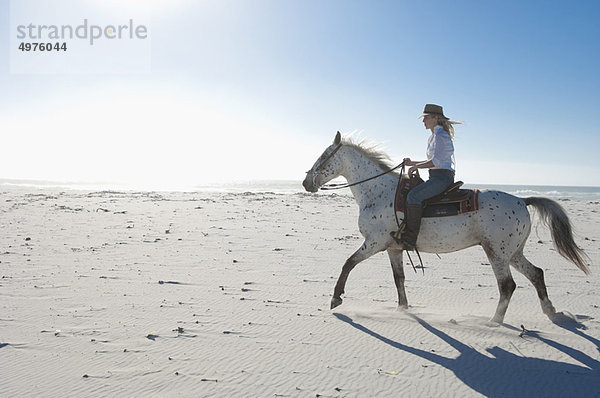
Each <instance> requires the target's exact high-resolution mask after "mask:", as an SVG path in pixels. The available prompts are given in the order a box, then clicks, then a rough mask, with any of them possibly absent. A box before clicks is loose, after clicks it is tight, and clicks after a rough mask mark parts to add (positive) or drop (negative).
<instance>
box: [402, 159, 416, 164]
mask: <svg viewBox="0 0 600 398" xmlns="http://www.w3.org/2000/svg"><path fill="white" fill-rule="evenodd" d="M403 162H404V165H405V166H412V165H413V164H414V163H415V162H413V161H412V160H410V158H404V160H403Z"/></svg>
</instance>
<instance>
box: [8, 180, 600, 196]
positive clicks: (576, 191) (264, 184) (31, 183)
mask: <svg viewBox="0 0 600 398" xmlns="http://www.w3.org/2000/svg"><path fill="white" fill-rule="evenodd" d="M340 182H343V180H341V181H340ZM11 187H13V188H18V187H22V188H30V189H36V188H38V189H64V190H84V191H103V190H111V191H177V192H224V193H244V192H253V193H259V192H272V193H276V194H297V193H303V192H305V191H304V188H303V187H302V181H300V180H259V181H236V182H224V183H212V184H197V185H192V184H191V185H189V186H185V187H143V186H134V185H125V184H117V183H87V182H57V181H43V180H17V179H0V189H8V188H11ZM463 187H464V188H477V189H480V190H499V191H504V192H508V193H510V194H512V195H515V196H519V197H528V196H545V197H548V198H551V199H557V200H584V201H600V187H574V186H558V185H557V186H549V185H493V184H465V185H464V186H463ZM319 194H324V195H330V194H337V195H351V193H350V190H349V189H341V190H335V191H320V192H319Z"/></svg>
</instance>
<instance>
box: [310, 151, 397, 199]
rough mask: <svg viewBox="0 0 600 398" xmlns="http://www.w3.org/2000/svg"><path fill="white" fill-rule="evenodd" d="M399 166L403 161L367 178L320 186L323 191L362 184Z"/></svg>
mask: <svg viewBox="0 0 600 398" xmlns="http://www.w3.org/2000/svg"><path fill="white" fill-rule="evenodd" d="M332 155H333V153H332ZM400 167H404V162H402V163H400V164H399V165H398V166H396V167H394V168H392V169H389V170H388V171H384V172H383V173H379V174H377V175H374V176H373V177H369V178H366V179H364V180H361V181H357V182H353V183H345V184H329V185H323V186H322V187H321V189H322V190H324V191H332V190H334V189H343V188H349V187H353V186H355V185H359V184H362V183H363V182H367V181H371V180H374V179H376V178H379V177H381V176H384V175H386V174H388V173H391V172H392V171H394V170H396V169H399V168H400Z"/></svg>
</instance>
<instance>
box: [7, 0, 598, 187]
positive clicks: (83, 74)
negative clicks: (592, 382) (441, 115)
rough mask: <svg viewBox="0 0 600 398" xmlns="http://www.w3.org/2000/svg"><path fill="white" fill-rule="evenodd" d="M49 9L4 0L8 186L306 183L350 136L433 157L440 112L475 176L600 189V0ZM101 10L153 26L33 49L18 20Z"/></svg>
mask: <svg viewBox="0 0 600 398" xmlns="http://www.w3.org/2000/svg"><path fill="white" fill-rule="evenodd" d="M15 1H16V0H15ZM49 3H53V2H49V1H47V0H39V1H37V2H36V1H35V0H19V1H18V5H17V4H16V3H13V4H12V9H11V4H10V1H9V0H0V26H1V29H2V34H1V35H0V54H1V55H0V57H1V58H0V131H1V136H2V145H1V151H2V155H1V156H0V178H4V179H35V180H53V181H82V182H83V181H85V182H115V183H117V182H118V183H129V184H136V185H140V186H141V185H146V186H152V187H154V188H166V189H168V188H174V187H183V186H195V185H201V184H204V183H218V182H231V181H247V180H273V179H277V180H279V179H281V180H302V179H303V178H304V172H305V171H306V170H307V169H309V168H310V167H311V166H312V164H313V163H314V161H315V160H316V158H317V157H318V156H319V155H320V154H321V152H322V151H323V150H324V149H325V148H326V147H327V146H328V145H330V144H331V142H332V140H333V138H334V136H335V133H336V131H338V130H339V131H341V132H342V133H343V134H349V133H353V132H358V136H359V137H361V138H364V139H367V140H369V141H371V142H375V143H381V148H382V149H383V150H384V151H385V152H386V153H388V154H389V155H390V157H391V158H392V159H393V160H394V161H396V162H398V163H399V162H400V161H401V160H402V158H404V157H411V158H413V159H421V158H424V157H425V149H426V143H427V137H428V135H429V132H428V131H426V130H425V129H424V127H423V124H422V122H421V120H418V119H417V116H418V115H420V114H421V112H422V110H423V107H424V105H425V104H426V103H435V104H440V105H443V106H444V110H445V113H446V115H447V116H449V117H450V118H452V119H453V120H457V121H462V122H463V123H464V124H462V125H459V126H457V127H456V137H455V156H456V164H457V176H456V178H457V179H459V180H462V181H464V182H465V183H467V184H478V183H479V184H522V185H571V186H600V166H599V165H598V160H597V159H598V150H599V148H600V138H599V136H600V134H599V133H600V131H599V127H598V123H597V122H596V120H595V115H596V113H597V112H598V109H600V99H599V98H598V92H600V76H599V74H598V72H597V70H598V65H599V64H600V52H599V51H598V45H599V44H598V43H600V24H598V20H600V3H599V2H598V1H578V2H576V3H569V2H566V1H553V0H550V1H536V0H534V1H527V2H522V1H502V2H499V1H476V0H457V1H438V0H432V1H426V2H425V1H423V2H421V1H403V0H395V1H386V0H376V1H358V0H252V1H250V0H246V1H242V0H197V1H192V0H139V1H138V0H121V1H116V0H114V1H113V0H87V1H83V0H81V1H80V0H73V1H69V0H61V1H57V2H56V4H55V7H54V8H53V9H52V12H43V10H44V9H48V4H49ZM69 3H72V4H73V7H70V6H69ZM53 4H54V3H53ZM75 5H77V6H75ZM40 7H41V8H40ZM44 7H46V8H44ZM11 10H12V11H11ZM40 10H42V11H40ZM24 18H25V19H24ZM84 18H86V19H88V21H89V23H90V24H93V23H100V22H101V23H102V24H107V23H108V22H110V23H113V22H114V24H120V23H127V22H128V21H129V20H130V19H132V20H133V21H136V22H137V23H143V24H144V25H145V26H147V28H148V34H147V37H146V38H145V39H144V40H141V39H140V40H120V41H119V43H117V40H113V41H109V40H104V41H102V39H99V41H98V42H97V43H96V44H94V45H89V44H88V43H87V42H86V41H85V40H71V41H69V46H70V50H68V51H67V52H66V53H65V54H63V55H62V58H57V57H59V55H56V54H43V53H35V54H34V53H30V54H24V53H23V52H17V51H16V46H17V45H18V44H19V43H20V42H23V41H35V40H19V39H17V31H16V28H15V23H22V21H23V20H27V21H30V22H31V23H34V24H38V25H42V24H45V25H51V24H62V23H65V21H67V22H68V23H73V24H75V23H76V22H77V23H81V22H82V20H83V19H84ZM54 41H56V40H54ZM120 44H122V45H123V46H127V45H129V46H130V47H123V46H121V47H119V46H118V45H120ZM15 54H16V55H15ZM18 57H29V58H26V61H25V62H26V63H29V64H28V65H25V66H22V65H21V64H18V62H16V61H15V60H20V59H25V58H18ZM57 59H58V61H56V62H58V64H52V62H51V61H52V60H57ZM61 62H62V63H61ZM130 65H131V68H130V70H128V67H130ZM28 67H31V70H29V69H27V68H28ZM36 68H37V70H34V69H36ZM32 70H33V71H32Z"/></svg>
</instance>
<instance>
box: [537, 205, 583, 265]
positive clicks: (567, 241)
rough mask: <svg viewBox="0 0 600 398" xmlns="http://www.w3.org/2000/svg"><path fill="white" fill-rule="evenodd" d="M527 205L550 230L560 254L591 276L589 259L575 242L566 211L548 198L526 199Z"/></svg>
mask: <svg viewBox="0 0 600 398" xmlns="http://www.w3.org/2000/svg"><path fill="white" fill-rule="evenodd" d="M525 204H526V205H527V206H533V207H534V208H535V209H536V210H537V211H538V212H539V215H540V218H541V220H542V222H543V223H544V224H546V225H547V226H548V227H549V228H550V233H551V234H552V240H553V241H554V246H555V247H556V250H558V253H559V254H560V255H561V256H563V257H564V258H566V259H567V260H569V261H571V262H572V263H573V264H575V265H576V266H577V267H579V269H580V270H582V271H583V272H585V274H586V275H589V274H590V270H589V269H588V266H587V264H586V260H587V259H589V258H588V256H587V255H586V254H585V252H584V251H583V249H581V248H580V247H579V246H577V244H576V243H575V241H574V240H573V230H572V227H571V221H570V220H569V217H568V216H567V213H566V212H565V209H563V207H562V206H561V205H560V204H558V203H557V202H555V201H554V200H551V199H548V198H540V197H530V198H525Z"/></svg>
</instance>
